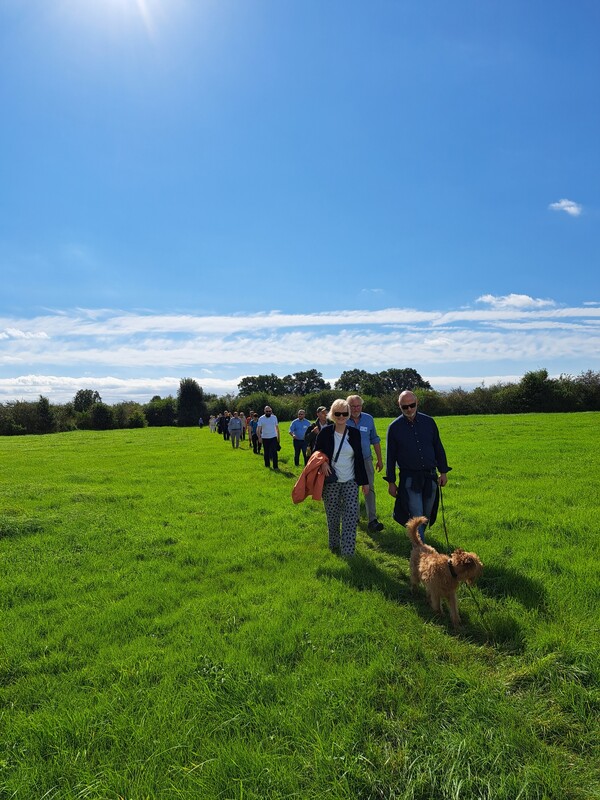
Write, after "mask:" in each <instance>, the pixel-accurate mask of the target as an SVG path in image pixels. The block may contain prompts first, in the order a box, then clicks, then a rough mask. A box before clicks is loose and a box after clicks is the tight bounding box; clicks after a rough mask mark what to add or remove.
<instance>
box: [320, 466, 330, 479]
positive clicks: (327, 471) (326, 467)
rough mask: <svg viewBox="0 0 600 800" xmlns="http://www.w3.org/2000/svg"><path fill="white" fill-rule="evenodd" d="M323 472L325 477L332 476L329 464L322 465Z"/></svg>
mask: <svg viewBox="0 0 600 800" xmlns="http://www.w3.org/2000/svg"><path fill="white" fill-rule="evenodd" d="M321 472H322V474H323V475H325V477H327V476H328V475H331V467H330V466H329V464H322V465H321Z"/></svg>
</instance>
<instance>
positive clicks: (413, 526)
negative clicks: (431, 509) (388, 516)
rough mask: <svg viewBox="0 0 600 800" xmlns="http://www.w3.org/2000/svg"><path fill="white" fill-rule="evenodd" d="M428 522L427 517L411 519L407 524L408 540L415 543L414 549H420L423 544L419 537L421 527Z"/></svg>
mask: <svg viewBox="0 0 600 800" xmlns="http://www.w3.org/2000/svg"><path fill="white" fill-rule="evenodd" d="M426 522H427V517H411V518H410V519H409V520H408V522H407V523H406V531H407V534H408V538H409V539H410V540H411V542H412V543H413V547H420V546H421V545H422V544H423V542H422V541H421V537H420V536H419V525H423V524H425V523H426Z"/></svg>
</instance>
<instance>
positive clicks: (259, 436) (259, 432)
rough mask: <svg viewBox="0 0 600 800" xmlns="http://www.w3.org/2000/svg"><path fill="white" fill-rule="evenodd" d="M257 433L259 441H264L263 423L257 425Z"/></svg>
mask: <svg viewBox="0 0 600 800" xmlns="http://www.w3.org/2000/svg"><path fill="white" fill-rule="evenodd" d="M256 435H257V436H258V441H259V442H262V425H257V426H256Z"/></svg>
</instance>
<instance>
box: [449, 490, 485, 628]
mask: <svg viewBox="0 0 600 800" xmlns="http://www.w3.org/2000/svg"><path fill="white" fill-rule="evenodd" d="M439 489H440V506H441V509H442V525H443V526H444V534H445V535H446V546H447V548H448V557H450V555H451V553H450V539H449V538H448V528H447V527H446V511H445V509H444V493H443V491H442V487H441V486H440V487H439ZM465 586H466V587H467V589H468V590H469V594H470V595H471V598H472V600H473V602H474V603H475V606H476V608H477V611H478V612H479V616H480V617H481V623H482V625H483V627H484V628H485V630H486V631H487V632H488V633H489V634H490V635H492V632H491V631H490V630H489V628H488V626H487V625H486V624H485V620H484V618H483V615H484V614H485V611H484V609H483V608H482V607H481V605H480V603H479V601H478V600H477V597H476V596H475V593H474V591H473V589H472V588H471V587H470V586H469V584H468V583H465Z"/></svg>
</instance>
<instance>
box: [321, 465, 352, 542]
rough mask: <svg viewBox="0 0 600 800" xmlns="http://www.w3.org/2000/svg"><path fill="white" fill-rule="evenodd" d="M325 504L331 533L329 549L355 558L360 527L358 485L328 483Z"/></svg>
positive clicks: (324, 492) (324, 495) (349, 482)
mask: <svg viewBox="0 0 600 800" xmlns="http://www.w3.org/2000/svg"><path fill="white" fill-rule="evenodd" d="M323 504H324V506H325V515H326V517H327V530H328V532H329V549H330V550H332V551H334V552H336V551H337V550H338V549H340V526H341V554H342V555H343V556H353V555H354V549H355V547H356V528H357V526H358V485H357V484H356V481H346V483H339V482H337V483H326V484H325V486H324V487H323Z"/></svg>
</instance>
